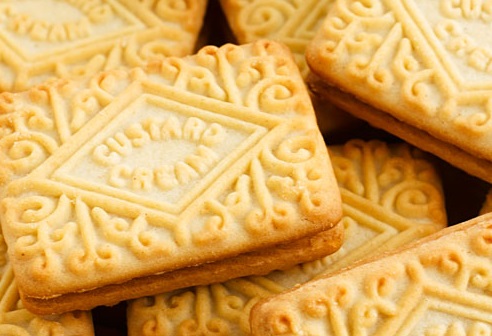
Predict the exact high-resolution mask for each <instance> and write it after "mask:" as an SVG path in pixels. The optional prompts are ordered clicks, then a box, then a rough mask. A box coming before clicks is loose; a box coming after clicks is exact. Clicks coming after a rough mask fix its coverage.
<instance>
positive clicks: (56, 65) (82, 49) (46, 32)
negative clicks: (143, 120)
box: [0, 0, 207, 92]
mask: <svg viewBox="0 0 492 336" xmlns="http://www.w3.org/2000/svg"><path fill="white" fill-rule="evenodd" d="M206 6H207V1H206V0H196V1H180V2H177V1H175V2H173V1H133V0H112V1H102V0H96V1H56V0H36V1H34V0H20V1H6V2H2V3H1V4H0V36H1V38H0V50H1V53H2V57H1V59H0V92H1V91H21V90H25V89H28V88H30V87H32V86H33V85H35V84H38V83H40V82H42V81H44V80H46V79H48V78H51V77H63V78H67V77H79V76H83V75H92V74H95V73H97V72H98V71H101V70H106V69H112V68H118V67H122V66H124V67H135V66H142V65H144V64H145V63H146V62H148V61H151V60H153V59H156V58H157V59H162V58H163V57H166V56H184V55H188V54H191V53H193V51H194V47H195V43H196V40H197V37H198V34H199V31H200V28H201V27H202V23H203V17H204V15H205V9H206Z"/></svg>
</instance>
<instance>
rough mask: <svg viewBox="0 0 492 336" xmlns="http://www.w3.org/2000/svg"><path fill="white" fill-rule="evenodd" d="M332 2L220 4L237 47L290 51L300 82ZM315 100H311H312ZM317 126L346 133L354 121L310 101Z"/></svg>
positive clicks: (237, 0)
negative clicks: (268, 45)
mask: <svg viewBox="0 0 492 336" xmlns="http://www.w3.org/2000/svg"><path fill="white" fill-rule="evenodd" d="M333 2H334V0H322V1H320V0H307V1H291V0H254V1H243V0H221V1H220V3H221V6H222V9H223V11H224V14H225V17H226V19H227V22H228V24H229V27H230V30H231V31H232V33H233V35H234V37H235V38H236V39H237V41H239V43H250V42H253V41H255V40H258V39H262V38H269V39H274V40H277V41H280V42H282V43H284V44H285V45H287V46H288V47H289V48H290V50H291V51H292V53H293V55H294V57H295V60H296V63H297V66H298V67H299V69H300V70H301V73H302V75H303V77H304V78H307V75H308V73H309V68H308V66H307V65H306V59H305V56H304V53H305V50H306V47H307V45H308V44H309V42H310V41H311V40H312V39H313V37H314V35H315V33H316V30H317V29H318V27H319V25H320V24H321V22H322V21H323V19H324V18H325V17H326V14H327V11H328V9H329V8H330V6H331V5H332V3H333ZM312 98H315V97H312ZM313 104H314V108H315V111H316V115H317V117H318V125H319V128H320V129H321V131H322V132H323V133H324V134H329V133H330V132H331V133H335V132H342V131H350V130H351V129H352V128H353V127H355V126H356V125H358V124H359V123H358V122H357V121H358V120H357V119H355V118H353V117H352V116H351V115H349V114H347V113H346V112H344V111H340V110H339V109H337V108H336V107H335V106H334V105H333V104H329V103H327V102H325V101H322V100H319V99H313Z"/></svg>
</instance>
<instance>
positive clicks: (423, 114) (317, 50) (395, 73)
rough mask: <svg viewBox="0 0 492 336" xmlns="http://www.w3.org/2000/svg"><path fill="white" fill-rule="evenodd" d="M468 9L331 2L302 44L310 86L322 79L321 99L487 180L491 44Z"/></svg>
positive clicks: (479, 18) (476, 10) (476, 11)
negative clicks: (309, 40)
mask: <svg viewBox="0 0 492 336" xmlns="http://www.w3.org/2000/svg"><path fill="white" fill-rule="evenodd" d="M472 7H473V9H470V8H468V7H467V6H466V5H465V4H464V2H456V3H455V2H453V1H425V0H408V1H407V0H399V1H392V2H387V1H382V0H378V1H375V2H374V3H371V6H369V7H367V8H365V7H364V6H361V5H360V3H359V2H358V1H353V0H351V1H336V2H335V4H334V5H333V6H332V7H331V9H330V11H329V13H328V14H327V17H326V18H325V20H324V22H323V24H322V25H321V27H320V29H319V30H318V33H317V35H316V37H315V38H314V39H313V41H312V43H311V44H310V45H309V46H308V48H307V49H306V60H307V63H308V65H309V66H310V68H311V70H312V72H313V73H314V74H316V77H317V79H318V80H314V82H313V84H311V86H312V87H314V89H315V90H317V88H318V87H319V86H323V84H324V86H325V87H326V90H325V89H324V88H323V87H322V88H321V89H319V91H320V92H323V91H326V94H323V96H325V97H326V99H328V100H330V101H332V102H335V103H338V102H339V103H340V105H339V106H342V108H345V109H346V110H347V111H348V112H351V113H353V114H354V115H356V116H357V117H360V118H362V119H364V120H367V121H369V122H370V123H371V124H372V125H374V126H376V127H379V128H383V129H384V130H386V131H388V132H389V133H393V134H395V135H397V136H399V137H401V138H402V139H404V140H406V141H408V142H410V143H412V144H414V145H415V146H417V147H421V148H423V149H425V150H427V151H430V152H432V153H433V154H435V155H437V156H439V157H441V158H442V159H444V160H446V161H448V162H449V163H451V164H453V165H455V166H457V167H459V168H460V169H462V170H464V171H466V172H467V173H469V174H471V175H474V176H477V177H479V178H481V179H483V180H485V181H488V182H492V178H491V176H492V174H490V172H491V171H492V163H491V161H492V145H491V144H492V133H491V132H490V129H491V127H492V118H490V113H489V97H490V95H491V91H490V81H491V79H492V77H491V75H490V71H489V70H488V67H489V65H488V63H489V62H490V56H488V55H489V54H490V50H491V49H492V44H491V43H490V41H488V39H487V35H486V34H485V33H484V32H486V31H487V30H488V29H489V28H490V27H489V26H488V22H487V20H484V19H483V17H484V15H485V16H486V15H488V14H487V9H486V8H485V7H484V6H481V5H479V4H476V5H475V4H474V5H472ZM471 13H473V14H471ZM313 78H314V77H313ZM330 92H331V93H330ZM330 94H333V95H334V97H333V99H332V98H331V97H330Z"/></svg>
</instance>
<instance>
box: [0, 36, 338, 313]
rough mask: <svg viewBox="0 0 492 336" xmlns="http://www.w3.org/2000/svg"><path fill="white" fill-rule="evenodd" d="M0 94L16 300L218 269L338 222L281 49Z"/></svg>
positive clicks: (251, 49)
mask: <svg viewBox="0 0 492 336" xmlns="http://www.w3.org/2000/svg"><path fill="white" fill-rule="evenodd" d="M0 99H1V101H2V114H1V116H0V117H1V118H2V119H1V120H2V121H1V124H2V125H3V128H2V132H3V134H4V136H3V137H2V138H1V139H0V149H1V156H0V163H1V164H0V167H2V168H1V169H2V172H1V174H0V175H1V176H2V181H3V183H4V184H5V188H4V195H3V196H4V197H3V199H2V221H3V223H4V228H5V235H6V241H7V244H8V245H9V246H10V256H11V260H12V264H13V267H14V269H17V271H18V272H19V273H21V274H24V275H25V277H22V278H20V279H18V280H19V281H18V282H19V287H20V288H21V291H22V292H23V293H25V294H26V296H32V297H38V298H40V297H43V298H50V297H56V296H57V295H61V294H63V293H68V292H72V291H82V290H86V289H87V288H95V287H100V286H104V285H108V284H114V283H118V282H121V281H124V280H129V279H132V278H135V277H142V276H145V275H151V274H153V273H155V272H164V271H168V270H173V269H176V268H179V267H185V266H191V265H196V264H200V263H203V262H208V261H213V260H217V259H220V258H223V257H225V256H228V255H233V254H237V253H243V252H247V251H250V250H255V249H259V248H264V247H267V246H271V245H273V244H278V243H283V242H286V241H291V240H295V239H299V238H301V237H304V236H307V235H311V234H314V233H317V232H320V231H323V230H326V229H328V228H330V227H332V226H333V225H334V224H335V223H337V222H338V220H339V219H340V217H341V201H340V195H339V191H338V187H337V184H336V181H335V178H334V175H333V174H332V168H331V163H330V160H329V157H328V153H327V150H326V147H325V145H324V142H323V138H322V137H321V134H320V133H319V130H318V129H317V126H316V121H315V117H314V112H313V110H312V106H311V104H310V101H309V96H308V93H307V91H306V89H305V86H304V82H303V81H302V78H301V76H300V74H299V72H298V70H297V68H296V66H295V64H294V62H293V61H292V58H291V55H290V53H289V52H288V50H287V49H286V48H285V47H284V46H282V45H280V44H276V43H273V42H268V41H259V42H257V43H254V44H251V45H247V46H241V47H239V46H234V45H225V46H223V47H221V48H217V47H205V48H204V49H202V50H201V51H199V52H198V53H197V54H196V55H195V56H193V57H188V58H172V57H171V58H167V59H165V60H162V61H160V62H153V63H152V64H151V65H150V66H149V67H148V68H147V69H146V70H142V69H134V70H131V71H124V70H110V71H108V72H104V73H101V74H99V75H97V76H96V77H94V78H92V79H91V80H88V81H85V82H81V81H70V80H58V81H54V82H52V83H48V84H44V85H42V86H38V87H36V88H35V89H32V90H30V91H28V92H24V93H18V94H3V95H2V96H1V97H0ZM73 107H75V108H73ZM123 265H124V267H123ZM122 267H123V268H124V271H123V270H122ZM96 274H97V276H91V275H96ZM82 279H83V280H82ZM48 283H49V286H48V285H47V284H48ZM44 284H45V285H44ZM133 295H136V294H135V293H133ZM121 299H125V297H122V298H121ZM91 304H93V305H97V302H95V301H94V302H91ZM86 308H87V307H86ZM53 309H56V308H53Z"/></svg>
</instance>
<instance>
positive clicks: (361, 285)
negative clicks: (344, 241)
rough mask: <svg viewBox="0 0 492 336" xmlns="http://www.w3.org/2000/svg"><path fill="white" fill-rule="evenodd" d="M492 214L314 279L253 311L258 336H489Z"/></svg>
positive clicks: (254, 328)
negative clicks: (349, 267)
mask: <svg viewBox="0 0 492 336" xmlns="http://www.w3.org/2000/svg"><path fill="white" fill-rule="evenodd" d="M491 227H492V216H491V215H490V214H489V215H486V216H483V217H477V218H475V219H472V220H470V221H468V222H465V223H462V224H458V225H456V226H453V227H449V228H447V229H444V230H441V231H440V232H439V233H437V234H436V235H433V236H429V237H427V238H424V239H423V240H422V241H419V242H418V243H415V244H414V245H412V246H411V247H407V248H406V249H403V250H401V251H399V252H397V253H394V254H390V255H386V256H385V257H383V258H380V259H376V260H373V261H372V262H369V263H365V264H362V265H359V266H358V267H353V268H351V269H348V270H346V271H344V272H340V273H337V274H333V275H332V276H328V277H325V278H321V279H319V280H316V281H313V282H311V283H309V284H307V285H305V286H304V287H301V288H299V289H297V290H294V291H291V292H289V293H285V294H281V295H279V296H277V297H275V298H273V299H271V300H267V301H265V302H263V303H262V304H261V305H259V306H256V307H257V308H255V309H253V311H252V329H253V334H255V335H303V334H306V335H313V334H317V335H321V334H322V335H361V334H363V335H487V334H489V333H490V332H491V327H490V325H491V323H490V319H491V316H492V315H491V314H492V313H491V312H492V303H491V298H490V291H489V286H490V275H489V274H490V256H491V254H490V251H491V249H490V234H491V232H490V230H491Z"/></svg>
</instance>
